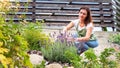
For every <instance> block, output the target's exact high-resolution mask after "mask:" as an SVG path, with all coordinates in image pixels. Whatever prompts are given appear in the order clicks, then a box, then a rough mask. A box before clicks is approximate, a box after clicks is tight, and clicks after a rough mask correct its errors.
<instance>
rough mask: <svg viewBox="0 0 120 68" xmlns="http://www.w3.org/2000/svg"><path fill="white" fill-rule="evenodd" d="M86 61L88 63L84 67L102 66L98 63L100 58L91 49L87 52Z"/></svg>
mask: <svg viewBox="0 0 120 68" xmlns="http://www.w3.org/2000/svg"><path fill="white" fill-rule="evenodd" d="M85 60H87V61H86V62H83V64H84V65H83V66H85V68H86V67H88V68H100V64H99V62H98V58H97V56H96V55H95V53H94V50H93V49H91V48H90V49H89V50H87V51H85Z"/></svg>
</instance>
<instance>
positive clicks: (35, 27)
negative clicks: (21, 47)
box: [22, 22, 50, 50]
mask: <svg viewBox="0 0 120 68" xmlns="http://www.w3.org/2000/svg"><path fill="white" fill-rule="evenodd" d="M22 36H23V37H24V38H25V39H26V40H27V42H28V43H29V48H30V50H41V47H42V46H45V45H48V44H49V43H50V41H49V36H47V35H46V34H45V33H43V31H42V25H41V24H40V22H36V23H28V24H25V30H24V31H23V32H22ZM48 42H49V43H48Z"/></svg>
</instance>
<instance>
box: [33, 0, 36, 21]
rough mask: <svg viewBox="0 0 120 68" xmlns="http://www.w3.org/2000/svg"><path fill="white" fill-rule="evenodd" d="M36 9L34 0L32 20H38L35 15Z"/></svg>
mask: <svg viewBox="0 0 120 68" xmlns="http://www.w3.org/2000/svg"><path fill="white" fill-rule="evenodd" d="M35 10H36V0H33V2H32V22H34V23H35V22H36V15H35Z"/></svg>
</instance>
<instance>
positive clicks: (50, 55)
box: [41, 41, 77, 63]
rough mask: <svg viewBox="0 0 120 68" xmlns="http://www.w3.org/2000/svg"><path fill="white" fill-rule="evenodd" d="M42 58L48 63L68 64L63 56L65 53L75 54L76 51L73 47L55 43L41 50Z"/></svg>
mask: <svg viewBox="0 0 120 68" xmlns="http://www.w3.org/2000/svg"><path fill="white" fill-rule="evenodd" d="M41 51H42V53H43V55H44V57H45V58H46V59H47V60H48V61H50V62H62V63H67V62H68V63H69V59H68V57H67V55H66V54H65V53H66V51H70V52H71V53H72V54H76V53H77V52H76V51H77V50H76V48H75V47H74V46H68V45H67V44H66V43H64V42H60V41H58V42H55V43H52V44H50V45H49V46H47V47H44V48H42V49H41Z"/></svg>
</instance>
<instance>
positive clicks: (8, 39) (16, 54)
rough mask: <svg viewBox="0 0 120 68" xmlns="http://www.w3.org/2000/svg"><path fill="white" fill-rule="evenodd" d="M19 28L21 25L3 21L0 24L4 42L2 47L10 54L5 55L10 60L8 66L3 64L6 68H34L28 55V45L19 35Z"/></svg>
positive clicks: (1, 38)
mask: <svg viewBox="0 0 120 68" xmlns="http://www.w3.org/2000/svg"><path fill="white" fill-rule="evenodd" d="M19 26H20V25H19V24H16V23H11V22H7V23H6V22H4V21H3V20H1V22H0V33H1V34H0V41H1V42H3V45H2V47H3V48H6V49H8V52H7V53H5V54H4V56H5V57H6V58H9V60H10V61H9V60H7V61H6V62H8V64H5V63H2V65H3V66H4V67H5V68H7V67H9V68H13V67H16V66H17V67H22V66H28V67H29V68H31V67H32V64H31V63H30V60H29V56H28V54H27V53H26V51H27V50H28V47H27V46H28V43H27V41H26V40H25V39H24V38H23V37H22V36H21V34H20V33H19V29H20V28H19ZM0 61H1V60H0Z"/></svg>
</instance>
